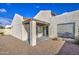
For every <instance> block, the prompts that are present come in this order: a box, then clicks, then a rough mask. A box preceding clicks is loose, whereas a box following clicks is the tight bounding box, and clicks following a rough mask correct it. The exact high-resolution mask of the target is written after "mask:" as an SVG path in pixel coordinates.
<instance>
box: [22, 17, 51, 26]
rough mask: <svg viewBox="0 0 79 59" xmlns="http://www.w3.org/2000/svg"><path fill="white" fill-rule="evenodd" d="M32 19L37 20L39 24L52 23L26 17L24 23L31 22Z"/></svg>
mask: <svg viewBox="0 0 79 59" xmlns="http://www.w3.org/2000/svg"><path fill="white" fill-rule="evenodd" d="M31 21H36V24H37V25H50V23H48V22H45V21H40V20H32V19H28V18H24V21H23V22H24V23H30V22H31Z"/></svg>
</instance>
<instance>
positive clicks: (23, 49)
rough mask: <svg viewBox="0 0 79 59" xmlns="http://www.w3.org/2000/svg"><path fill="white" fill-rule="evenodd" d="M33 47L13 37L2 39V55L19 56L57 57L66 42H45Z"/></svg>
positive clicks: (0, 52) (0, 49)
mask: <svg viewBox="0 0 79 59" xmlns="http://www.w3.org/2000/svg"><path fill="white" fill-rule="evenodd" d="M40 43H41V44H37V45H36V46H34V47H32V46H29V44H27V42H23V41H21V40H19V39H17V38H15V37H13V36H9V35H8V36H1V37H0V54H1V55H2V54H7V55H8V54H18V55H23V54H26V55H55V54H57V53H58V52H59V50H60V49H61V47H62V46H63V45H64V43H65V41H62V40H51V39H49V40H45V41H43V42H40Z"/></svg>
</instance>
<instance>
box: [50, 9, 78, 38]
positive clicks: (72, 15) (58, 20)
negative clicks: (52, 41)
mask: <svg viewBox="0 0 79 59" xmlns="http://www.w3.org/2000/svg"><path fill="white" fill-rule="evenodd" d="M52 20H54V23H53V22H52V23H51V24H52V25H54V26H55V27H54V28H53V30H54V35H55V36H57V35H56V34H57V24H62V23H73V22H74V23H75V37H76V36H77V35H78V27H79V10H77V11H73V12H68V13H64V14H61V15H58V16H55V17H52Z"/></svg>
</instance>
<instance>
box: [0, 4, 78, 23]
mask: <svg viewBox="0 0 79 59" xmlns="http://www.w3.org/2000/svg"><path fill="white" fill-rule="evenodd" d="M40 10H51V11H52V12H54V13H55V14H57V15H58V14H62V13H64V12H70V11H74V10H79V4H77V3H74V4H73V3H72V4H71V3H70V4H69V3H57V4H56V3H14V4H12V3H2V4H1V3H0V24H1V22H2V20H4V21H5V19H6V22H7V20H8V21H9V22H11V21H12V18H13V16H14V14H15V13H18V14H20V15H22V16H24V17H27V18H32V17H34V16H35V15H36V14H37V13H38V12H39V11H40Z"/></svg>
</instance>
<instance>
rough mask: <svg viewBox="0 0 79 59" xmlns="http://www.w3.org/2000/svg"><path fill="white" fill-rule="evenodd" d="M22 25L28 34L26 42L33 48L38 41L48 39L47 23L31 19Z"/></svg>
mask: <svg viewBox="0 0 79 59" xmlns="http://www.w3.org/2000/svg"><path fill="white" fill-rule="evenodd" d="M23 23H24V24H25V25H24V26H25V28H26V31H27V32H28V42H29V44H30V45H32V46H35V45H36V43H38V42H39V41H44V40H47V39H48V37H49V32H48V30H49V25H50V24H49V23H47V22H43V21H39V20H32V19H26V20H25V21H24V22H23Z"/></svg>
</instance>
